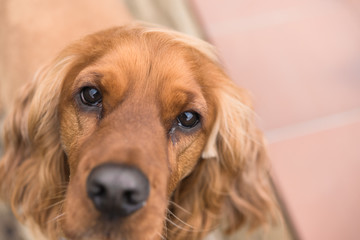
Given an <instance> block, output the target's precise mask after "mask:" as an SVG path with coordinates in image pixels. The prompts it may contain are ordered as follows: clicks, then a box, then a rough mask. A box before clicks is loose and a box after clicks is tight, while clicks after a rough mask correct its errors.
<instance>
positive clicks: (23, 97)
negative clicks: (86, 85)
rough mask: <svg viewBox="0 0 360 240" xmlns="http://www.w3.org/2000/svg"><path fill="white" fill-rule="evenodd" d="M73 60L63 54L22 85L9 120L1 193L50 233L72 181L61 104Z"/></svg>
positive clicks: (29, 221) (21, 215)
mask: <svg viewBox="0 0 360 240" xmlns="http://www.w3.org/2000/svg"><path fill="white" fill-rule="evenodd" d="M71 62H72V59H71V57H67V58H59V59H57V60H56V61H55V62H54V63H53V64H51V65H49V66H48V67H47V68H44V69H43V70H42V71H40V72H39V73H38V74H37V76H36V77H35V79H34V81H32V82H30V83H28V84H27V85H26V86H25V87H24V88H23V89H22V91H21V92H20V94H19V97H18V99H17V100H16V102H15V105H14V107H13V110H12V111H11V113H10V114H9V116H8V117H7V119H6V120H5V123H4V144H5V147H4V156H3V158H2V159H1V161H0V198H1V199H2V200H4V201H6V202H8V203H10V204H11V206H12V209H13V212H14V213H15V215H16V217H17V218H18V219H19V220H20V221H23V222H26V224H32V225H37V226H39V227H40V229H43V230H45V231H46V232H48V233H55V232H56V224H55V223H56V221H55V219H56V216H57V215H58V208H57V207H56V205H57V204H58V202H59V200H61V199H62V198H63V194H64V193H65V192H64V191H63V189H62V187H64V186H65V183H66V181H67V177H66V175H67V174H66V169H67V166H66V159H65V154H64V152H63V150H62V147H61V143H60V136H59V129H58V128H59V123H58V113H57V105H58V102H59V94H60V89H61V84H62V80H63V79H64V78H65V75H66V74H67V72H68V70H69V68H70V65H71ZM54 206H55V207H54ZM59 206H60V205H59ZM52 219H53V220H52ZM49 237H51V236H49ZM51 239H55V238H54V237H52V238H51Z"/></svg>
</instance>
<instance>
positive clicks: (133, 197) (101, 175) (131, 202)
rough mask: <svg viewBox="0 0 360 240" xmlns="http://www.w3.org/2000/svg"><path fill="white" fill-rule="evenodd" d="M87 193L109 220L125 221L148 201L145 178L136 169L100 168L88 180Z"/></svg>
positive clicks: (127, 166) (120, 167)
mask: <svg viewBox="0 0 360 240" xmlns="http://www.w3.org/2000/svg"><path fill="white" fill-rule="evenodd" d="M86 185H87V186H86V187H87V193H88V196H89V198H90V199H91V201H92V202H93V204H94V206H95V208H96V209H97V210H98V211H100V212H101V213H102V214H104V215H106V216H108V217H111V218H113V217H126V216H129V215H131V214H132V213H134V212H135V211H137V210H139V209H140V208H142V207H143V206H144V205H145V204H146V201H147V199H148V197H149V192H150V187H149V181H148V179H147V177H146V176H145V175H144V174H143V173H142V172H141V171H140V170H139V169H138V168H136V167H133V166H129V165H121V164H112V163H107V164H102V165H100V166H98V167H96V168H94V169H93V170H92V171H91V173H90V174H89V176H88V179H87V184H86Z"/></svg>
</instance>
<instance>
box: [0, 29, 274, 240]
mask: <svg viewBox="0 0 360 240" xmlns="http://www.w3.org/2000/svg"><path fill="white" fill-rule="evenodd" d="M4 132H5V139H4V141H5V149H4V157H3V158H2V160H1V161H0V184H1V188H0V196H1V198H2V199H3V200H5V201H7V202H10V203H11V205H12V209H13V211H14V213H15V214H16V216H17V218H18V219H19V220H20V221H22V222H23V223H25V224H26V225H28V226H29V227H30V228H31V229H32V230H33V231H34V233H35V234H41V235H42V236H44V237H45V239H51V240H57V239H60V238H65V239H69V240H158V239H169V240H199V239H203V238H204V237H205V236H206V235H208V234H209V233H210V232H211V231H213V230H214V229H216V228H221V229H222V230H223V231H224V232H226V233H232V232H234V231H235V230H237V229H238V228H239V227H241V226H243V224H244V223H247V224H248V226H250V227H255V226H258V225H261V224H263V223H266V222H267V221H268V220H269V219H270V218H269V216H271V215H273V213H274V211H275V209H276V204H275V201H274V199H273V197H272V194H271V188H270V184H269V179H268V178H269V176H268V162H267V156H266V152H265V149H264V143H263V139H262V134H261V132H260V131H259V130H258V129H257V128H256V126H255V125H254V113H253V111H252V107H251V104H250V100H249V96H248V95H247V93H246V91H244V90H242V89H240V88H238V87H237V86H236V85H235V84H234V83H233V82H232V81H231V80H230V79H229V77H228V76H227V75H226V74H225V73H224V71H223V69H222V67H221V65H220V64H219V62H218V60H217V57H216V54H215V53H214V50H213V47H212V46H211V45H209V44H207V43H205V42H203V41H201V40H198V39H193V38H191V37H187V36H184V35H182V34H180V33H176V32H172V31H168V30H160V29H158V28H154V27H144V26H140V25H139V24H134V25H130V26H125V27H118V28H112V29H109V30H105V31H102V32H98V33H95V34H93V35H89V36H87V37H85V38H83V39H81V40H80V41H77V42H75V43H73V44H72V45H70V46H68V47H67V48H66V49H64V50H63V51H62V52H61V53H60V54H59V56H58V57H57V58H56V59H55V60H54V61H53V62H52V63H51V64H49V65H48V66H47V67H45V68H44V69H42V70H41V71H40V72H39V73H38V74H37V76H36V77H35V79H34V81H33V82H31V83H29V84H28V85H26V86H25V88H24V89H23V91H22V92H21V94H20V96H19V98H18V100H17V102H16V104H15V106H14V108H13V111H12V113H11V114H10V116H8V118H7V120H6V123H5V126H4ZM38 236H39V235H38ZM35 239H39V238H38V237H36V238H35Z"/></svg>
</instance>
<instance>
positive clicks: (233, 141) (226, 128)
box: [203, 81, 277, 233]
mask: <svg viewBox="0 0 360 240" xmlns="http://www.w3.org/2000/svg"><path fill="white" fill-rule="evenodd" d="M217 101H218V106H217V112H218V115H217V119H216V122H215V126H214V129H213V133H212V135H211V136H210V138H209V142H208V145H207V146H206V148H205V150H204V152H203V157H204V158H205V159H206V158H210V159H209V160H211V158H212V157H215V158H216V159H217V160H218V161H219V164H220V165H221V166H222V167H221V169H222V171H223V173H222V174H225V175H227V176H228V177H230V178H231V179H230V180H229V181H228V182H227V181H225V183H224V184H229V186H228V188H225V189H226V190H227V192H228V194H227V196H226V198H225V202H224V205H223V208H222V211H223V217H224V219H225V221H226V232H227V233H232V232H234V231H235V230H237V229H238V228H239V227H241V226H242V225H243V224H244V223H246V224H247V226H248V227H249V228H250V229H251V228H255V227H258V226H260V225H263V224H267V223H269V221H270V220H271V219H275V217H276V214H277V205H276V201H275V198H274V194H273V191H272V188H271V184H270V176H269V162H268V156H267V151H266V146H265V142H264V138H263V134H262V132H261V131H260V130H259V129H258V128H257V127H256V125H255V114H254V112H253V110H252V106H251V101H250V97H249V95H248V93H247V92H246V91H244V90H243V89H240V88H238V87H237V86H236V85H235V84H233V83H232V82H230V81H228V82H227V84H224V86H223V88H222V91H221V93H220V94H219V95H218V100H217Z"/></svg>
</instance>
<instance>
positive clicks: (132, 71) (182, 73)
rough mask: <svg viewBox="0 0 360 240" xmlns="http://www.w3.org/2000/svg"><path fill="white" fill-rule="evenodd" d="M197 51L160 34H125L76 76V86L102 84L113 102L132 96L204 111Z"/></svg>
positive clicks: (171, 106) (166, 107)
mask: <svg viewBox="0 0 360 240" xmlns="http://www.w3.org/2000/svg"><path fill="white" fill-rule="evenodd" d="M197 58H199V56H198V55H196V54H195V53H194V51H193V50H192V49H191V48H190V47H188V46H186V45H184V44H181V43H179V42H176V41H174V40H172V39H171V38H168V37H164V36H161V35H159V34H155V33H153V34H143V35H142V36H139V34H123V35H120V36H118V37H117V38H116V39H113V40H112V42H111V45H109V47H108V49H107V50H106V51H104V54H102V55H101V56H100V57H99V58H98V59H97V60H96V61H94V62H92V63H91V64H90V65H88V66H86V67H85V68H84V69H82V71H81V72H80V73H79V75H78V76H77V77H76V78H75V81H74V83H73V87H74V88H75V89H76V88H79V87H81V86H84V84H85V85H86V84H95V85H98V86H100V88H101V90H102V91H104V92H105V93H104V94H108V95H109V96H111V100H112V101H113V102H114V104H115V102H120V101H121V100H123V99H124V98H125V97H129V96H131V97H132V98H137V99H138V100H139V101H147V102H148V103H156V102H157V103H160V104H161V105H162V107H163V108H165V109H170V108H173V107H175V106H174V105H176V106H177V107H178V108H184V106H185V105H187V106H186V107H187V108H193V110H198V111H200V112H203V111H205V108H206V101H205V99H204V96H203V93H202V91H201V86H200V83H199V81H198V79H199V78H200V76H199V75H198V72H197V71H196V61H197Z"/></svg>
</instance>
